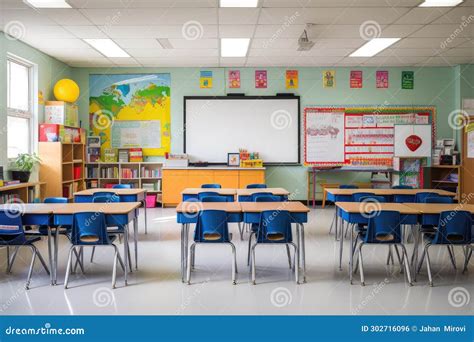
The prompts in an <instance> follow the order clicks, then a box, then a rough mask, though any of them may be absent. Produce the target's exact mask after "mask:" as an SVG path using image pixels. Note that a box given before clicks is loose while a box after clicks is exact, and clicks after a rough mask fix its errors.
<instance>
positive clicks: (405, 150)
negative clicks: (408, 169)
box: [394, 125, 432, 157]
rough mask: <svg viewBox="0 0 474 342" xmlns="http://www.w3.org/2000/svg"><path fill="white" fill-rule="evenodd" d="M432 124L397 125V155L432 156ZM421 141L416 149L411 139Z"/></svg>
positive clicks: (395, 138) (395, 137)
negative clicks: (411, 145)
mask: <svg viewBox="0 0 474 342" xmlns="http://www.w3.org/2000/svg"><path fill="white" fill-rule="evenodd" d="M431 134H432V132H431V125H395V134H394V140H395V157H431V140H432V139H431ZM413 140H414V141H421V144H419V145H418V146H416V150H412V149H414V148H415V147H412V149H410V148H409V147H410V144H413V142H411V141H413Z"/></svg>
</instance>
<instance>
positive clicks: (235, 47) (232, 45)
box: [221, 38, 250, 57]
mask: <svg viewBox="0 0 474 342" xmlns="http://www.w3.org/2000/svg"><path fill="white" fill-rule="evenodd" d="M249 43H250V38H221V57H245V56H246V55H247V51H248V49H249Z"/></svg>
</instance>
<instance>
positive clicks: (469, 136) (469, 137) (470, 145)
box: [465, 123, 474, 158]
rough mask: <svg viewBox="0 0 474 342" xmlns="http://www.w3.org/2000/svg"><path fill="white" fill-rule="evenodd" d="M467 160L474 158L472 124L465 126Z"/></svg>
mask: <svg viewBox="0 0 474 342" xmlns="http://www.w3.org/2000/svg"><path fill="white" fill-rule="evenodd" d="M465 129H466V135H467V137H466V140H467V153H466V156H467V158H474V123H470V124H468V125H467V126H466V128H465Z"/></svg>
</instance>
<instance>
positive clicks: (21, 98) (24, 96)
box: [7, 56, 33, 158]
mask: <svg viewBox="0 0 474 342" xmlns="http://www.w3.org/2000/svg"><path fill="white" fill-rule="evenodd" d="M32 70H33V66H32V65H31V64H28V63H25V62H24V61H21V60H19V59H17V58H14V57H10V56H9V57H8V59H7V116H8V118H7V136H8V137H7V144H8V158H15V157H16V156H17V155H18V154H19V153H30V152H31V149H32V148H31V145H32V137H33V134H32V133H33V132H32V127H33V120H32V119H33V106H32V103H33V101H32V89H33V87H32V84H31V83H32V82H31V80H32Z"/></svg>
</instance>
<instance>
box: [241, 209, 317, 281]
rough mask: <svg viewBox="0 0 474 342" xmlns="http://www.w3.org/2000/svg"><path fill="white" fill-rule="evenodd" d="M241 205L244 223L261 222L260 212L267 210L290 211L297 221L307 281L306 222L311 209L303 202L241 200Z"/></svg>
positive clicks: (303, 268)
mask: <svg viewBox="0 0 474 342" xmlns="http://www.w3.org/2000/svg"><path fill="white" fill-rule="evenodd" d="M240 205H241V207H242V212H243V213H244V223H259V222H260V213H261V212H262V211H265V210H277V211H283V210H286V211H288V212H289V213H290V216H291V219H292V221H293V223H296V233H297V245H298V258H299V260H301V265H302V271H303V282H306V252H305V238H304V223H306V222H308V213H309V211H310V209H309V208H308V207H307V206H305V205H304V204H303V203H301V202H240ZM298 282H299V280H298Z"/></svg>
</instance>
